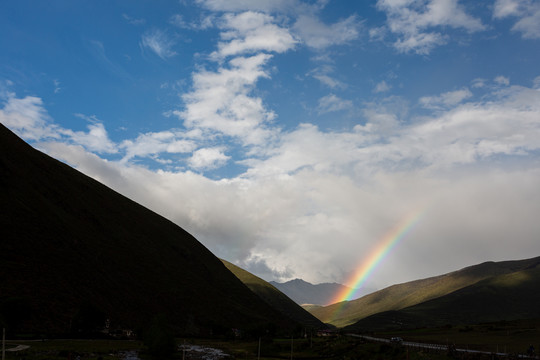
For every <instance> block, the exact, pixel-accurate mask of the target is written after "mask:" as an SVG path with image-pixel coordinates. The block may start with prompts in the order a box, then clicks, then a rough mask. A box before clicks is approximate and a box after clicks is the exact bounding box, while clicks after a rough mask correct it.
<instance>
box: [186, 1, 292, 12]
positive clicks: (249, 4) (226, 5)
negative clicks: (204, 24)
mask: <svg viewBox="0 0 540 360" xmlns="http://www.w3.org/2000/svg"><path fill="white" fill-rule="evenodd" d="M196 1H197V3H199V4H201V5H202V6H204V7H206V8H208V9H210V10H214V11H265V12H273V11H280V12H281V11H286V10H290V9H294V8H295V7H298V6H302V4H301V3H300V2H298V1H296V0H259V1H252V0H196Z"/></svg>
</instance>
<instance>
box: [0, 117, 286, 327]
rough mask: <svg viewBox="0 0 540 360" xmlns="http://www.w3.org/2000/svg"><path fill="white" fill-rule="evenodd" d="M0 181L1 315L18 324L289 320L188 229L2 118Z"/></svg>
mask: <svg viewBox="0 0 540 360" xmlns="http://www.w3.org/2000/svg"><path fill="white" fill-rule="evenodd" d="M0 189H1V191H0V214H1V216H0V229H1V241H0V274H1V281H0V311H1V313H0V322H3V323H4V324H6V323H7V324H8V328H11V329H12V330H13V328H14V327H15V326H17V328H18V330H19V331H34V332H44V333H55V332H56V333H60V332H69V331H75V330H77V327H81V328H84V327H85V326H86V327H88V326H94V327H98V326H102V324H103V323H102V320H104V318H109V319H110V321H111V326H112V327H127V328H136V327H139V326H144V325H145V324H147V323H148V322H149V321H150V320H151V319H152V318H154V317H155V316H156V315H164V316H165V317H166V318H167V319H168V320H169V321H170V322H171V324H172V325H174V328H175V329H176V331H177V332H179V333H181V332H184V333H205V332H208V331H211V330H212V329H213V330H214V331H217V330H219V329H222V330H223V329H225V328H231V327H237V328H244V329H247V328H248V327H257V326H262V325H264V324H267V323H270V322H272V323H274V324H276V325H277V326H291V325H293V321H291V320H290V319H288V318H287V317H285V316H283V315H282V314H280V313H278V312H276V311H275V310H274V309H272V308H271V307H270V306H268V305H267V304H266V303H264V302H263V301H261V300H260V299H259V298H258V297H257V296H256V295H255V294H253V293H252V292H251V291H250V290H249V289H248V288H247V287H246V286H245V285H244V284H243V283H242V282H241V281H239V280H238V279H237V278H236V277H235V276H234V275H233V274H232V273H231V272H230V271H228V270H227V269H226V268H225V266H224V265H223V264H222V262H221V261H220V260H219V259H218V258H216V257H215V256H214V255H213V254H212V253H211V252H210V251H208V250H207V249H206V248H205V247H204V246H202V245H201V244H200V243H199V242H198V241H197V240H196V239H195V238H193V237H192V236H191V235H189V234H188V233H187V232H186V231H184V230H183V229H181V228H180V227H178V226H176V225H175V224H173V223H172V222H170V221H168V220H166V219H164V218H163V217H161V216H159V215H157V214H155V213H153V212H152V211H150V210H148V209H146V208H144V207H142V206H140V205H139V204H137V203H135V202H133V201H131V200H129V199H127V198H125V197H124V196H122V195H120V194H118V193H116V192H115V191H113V190H111V189H109V188H107V187H106V186H104V185H102V184H100V183H98V182H97V181H95V180H93V179H91V178H89V177H87V176H85V175H83V174H81V173H80V172H78V171H76V170H74V169H72V168H70V167H69V166H67V165H65V164H63V163H61V162H59V161H56V160H54V159H52V158H50V157H49V156H47V155H45V154H42V153H40V152H38V151H36V150H34V149H33V148H32V147H30V146H29V145H28V144H26V143H25V142H23V141H22V140H21V139H19V138H18V137H17V136H15V135H14V134H13V133H12V132H10V131H9V130H8V129H6V128H5V127H4V126H3V125H0ZM178 200H179V201H181V199H178ZM92 319H93V320H92ZM103 322H104V321H103ZM86 330H88V329H86Z"/></svg>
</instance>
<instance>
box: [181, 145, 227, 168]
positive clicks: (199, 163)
mask: <svg viewBox="0 0 540 360" xmlns="http://www.w3.org/2000/svg"><path fill="white" fill-rule="evenodd" d="M230 158H231V157H230V156H227V155H225V153H224V152H223V148H221V147H216V148H203V149H199V150H197V151H195V152H194V153H193V155H192V156H191V158H190V159H189V163H190V165H191V167H192V168H194V169H214V168H217V167H220V166H223V165H224V164H225V163H226V162H227V161H228V160H229V159H230Z"/></svg>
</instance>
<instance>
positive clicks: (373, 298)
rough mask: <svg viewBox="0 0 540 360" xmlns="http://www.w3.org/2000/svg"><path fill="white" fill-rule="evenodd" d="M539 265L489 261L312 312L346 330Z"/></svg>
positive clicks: (520, 261)
mask: <svg viewBox="0 0 540 360" xmlns="http://www.w3.org/2000/svg"><path fill="white" fill-rule="evenodd" d="M539 262H540V258H534V259H528V260H519V261H504V262H486V263H483V264H479V265H475V266H470V267H467V268H464V269H461V270H458V271H455V272H452V273H448V274H445V275H441V276H435V277H431V278H427V279H422V280H416V281H411V282H408V283H404V284H398V285H393V286H390V287H388V288H386V289H383V290H380V291H377V292H375V293H372V294H369V295H367V296H364V297H362V298H360V299H357V300H353V301H349V302H344V303H339V304H333V305H330V306H326V307H324V308H319V309H314V310H312V311H311V313H312V314H313V315H315V316H316V317H317V318H319V319H320V320H321V321H323V322H326V323H330V324H332V325H335V326H338V327H344V326H347V325H351V324H353V323H355V322H357V321H358V320H360V319H363V318H365V317H368V316H370V315H374V314H377V313H381V312H385V311H395V310H400V309H404V308H407V307H410V306H414V305H417V304H420V303H423V302H426V301H429V300H432V299H436V298H438V297H441V296H444V295H447V294H450V293H452V292H455V291H457V290H459V289H463V288H465V287H467V286H470V285H472V284H475V283H477V282H479V281H481V280H485V279H489V278H491V277H493V276H498V275H503V274H510V273H513V272H515V271H519V270H523V269H527V268H529V267H534V266H536V264H538V263H539Z"/></svg>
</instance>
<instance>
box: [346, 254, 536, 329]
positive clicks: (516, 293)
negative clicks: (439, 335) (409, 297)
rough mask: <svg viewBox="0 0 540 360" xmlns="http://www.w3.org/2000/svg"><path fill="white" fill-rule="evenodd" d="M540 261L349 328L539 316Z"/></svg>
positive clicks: (474, 321)
mask: <svg viewBox="0 0 540 360" xmlns="http://www.w3.org/2000/svg"><path fill="white" fill-rule="evenodd" d="M538 284H540V262H537V263H536V265H534V267H529V268H526V269H524V270H518V271H516V272H512V273H509V274H502V275H495V276H493V277H490V278H488V279H485V280H481V281H479V282H477V283H475V284H473V285H470V286H467V287H465V288H462V289H459V290H457V291H454V292H452V293H450V294H448V295H445V296H441V297H439V298H437V299H433V300H429V301H426V302H423V303H420V304H418V305H415V306H411V307H407V308H405V309H401V310H397V311H389V312H382V313H379V314H375V315H372V316H369V317H367V318H365V319H362V320H360V321H358V322H357V323H355V324H353V325H350V326H349V327H347V329H348V330H366V329H370V330H378V329H396V328H418V327H432V326H444V325H447V324H451V325H462V324H477V323H485V322H497V321H503V320H507V321H510V320H520V319H536V318H540V307H539V306H538V304H540V288H539V287H538Z"/></svg>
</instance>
